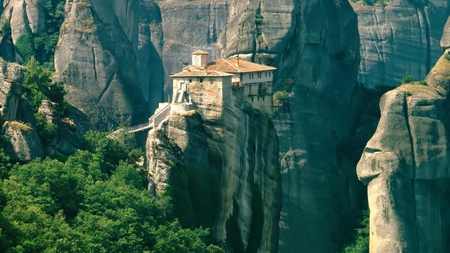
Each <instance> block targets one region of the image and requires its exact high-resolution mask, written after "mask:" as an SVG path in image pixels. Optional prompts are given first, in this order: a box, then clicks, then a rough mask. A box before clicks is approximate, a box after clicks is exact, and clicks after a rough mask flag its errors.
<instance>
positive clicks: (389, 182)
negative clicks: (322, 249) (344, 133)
mask: <svg viewBox="0 0 450 253" xmlns="http://www.w3.org/2000/svg"><path fill="white" fill-rule="evenodd" d="M448 30H449V27H447V26H446V29H445V31H444V34H446V33H447V32H448ZM449 53H450V51H449V50H448V49H447V50H446V51H445V53H444V55H443V56H442V57H441V58H440V59H439V61H438V62H437V63H436V65H435V66H434V67H433V69H431V71H430V73H429V74H428V76H427V77H426V81H427V83H428V85H421V84H418V83H415V84H408V85H402V86H400V87H398V88H397V89H395V90H393V91H390V92H388V93H386V94H385V95H384V96H383V98H382V100H381V102H380V108H381V111H382V114H381V119H380V122H379V124H378V128H377V130H376V132H375V134H374V136H373V137H372V139H370V141H369V142H368V143H367V146H366V148H365V150H364V153H363V155H362V157H361V160H360V161H359V163H358V167H357V172H358V177H359V179H360V180H361V181H362V182H364V183H366V184H367V189H368V198H369V207H370V251H371V252H447V251H448V248H449V246H450V245H449V243H448V238H449V236H450V231H449V229H448V224H449V220H450V215H449V212H448V207H449V205H448V203H449V202H448V197H449V196H450V195H449V191H448V187H447V186H448V184H449V180H450V177H449V175H450V174H449V169H450V168H449V161H450V155H449V150H448V140H449V133H448V129H449V123H450V121H449V119H450V115H449V114H448V111H449V109H450V108H449V103H448V97H447V95H448V92H449V90H450V89H449V87H450V86H449V84H450V82H449V80H450V78H449V77H450V74H449V71H448V70H449V67H450V61H449V60H448V59H450V56H449Z"/></svg>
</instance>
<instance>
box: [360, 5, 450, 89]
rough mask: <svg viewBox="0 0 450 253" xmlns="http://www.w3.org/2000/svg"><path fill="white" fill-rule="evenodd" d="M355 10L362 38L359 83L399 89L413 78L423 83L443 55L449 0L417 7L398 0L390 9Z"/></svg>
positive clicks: (365, 7) (389, 6)
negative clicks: (443, 39) (408, 79)
mask: <svg viewBox="0 0 450 253" xmlns="http://www.w3.org/2000/svg"><path fill="white" fill-rule="evenodd" d="M353 8H354V10H355V12H356V14H357V15H358V28H359V34H360V37H361V64H360V68H359V76H358V81H359V82H360V83H364V84H365V85H366V86H368V87H375V86H376V85H391V86H398V84H400V83H401V80H402V78H403V77H405V76H409V75H411V76H414V78H415V79H416V80H423V79H424V78H425V76H426V75H427V74H428V72H429V71H430V69H431V67H432V66H433V64H434V63H435V62H436V60H437V59H438V58H439V57H440V56H441V50H440V47H439V40H440V39H441V36H442V30H443V27H444V24H445V21H446V19H447V16H446V9H447V1H444V0H435V1H430V2H429V3H428V4H427V5H426V6H424V7H417V6H415V5H413V4H412V3H410V2H409V1H408V0H394V1H391V2H390V3H389V4H388V5H387V6H362V5H360V4H354V5H353Z"/></svg>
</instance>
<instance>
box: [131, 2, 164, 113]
mask: <svg viewBox="0 0 450 253" xmlns="http://www.w3.org/2000/svg"><path fill="white" fill-rule="evenodd" d="M161 22H162V18H161V11H160V9H159V7H158V5H157V4H156V3H155V2H153V0H142V1H140V6H139V42H138V53H137V56H138V68H139V81H140V83H141V87H142V94H143V95H144V99H145V100H146V102H147V103H148V104H149V109H150V111H154V110H155V109H156V108H157V107H158V103H159V102H161V101H162V96H163V87H164V69H163V63H162V59H161V55H162V43H163V31H162V23H161Z"/></svg>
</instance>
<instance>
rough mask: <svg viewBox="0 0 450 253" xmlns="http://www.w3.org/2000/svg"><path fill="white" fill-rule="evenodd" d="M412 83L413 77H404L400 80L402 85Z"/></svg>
mask: <svg viewBox="0 0 450 253" xmlns="http://www.w3.org/2000/svg"><path fill="white" fill-rule="evenodd" d="M412 82H414V77H413V76H405V77H403V79H402V84H405V83H412Z"/></svg>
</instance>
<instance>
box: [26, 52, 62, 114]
mask: <svg viewBox="0 0 450 253" xmlns="http://www.w3.org/2000/svg"><path fill="white" fill-rule="evenodd" d="M26 67H27V71H26V72H25V74H24V81H23V84H22V85H23V87H24V88H25V94H24V96H25V98H26V99H27V100H28V101H30V103H31V104H32V105H33V107H34V110H35V111H37V110H38V109H39V107H40V106H41V103H42V100H45V99H47V100H50V101H52V102H55V103H58V104H59V105H60V106H61V108H62V109H64V106H65V103H66V102H65V101H64V95H65V94H66V93H65V91H64V84H63V83H61V82H56V83H52V81H51V76H52V72H51V71H50V70H49V69H48V68H46V67H44V66H42V65H41V64H40V63H39V62H38V61H37V60H36V59H34V57H33V56H32V57H31V59H30V60H29V61H28V63H27V65H26Z"/></svg>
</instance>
